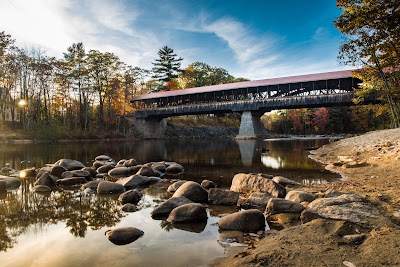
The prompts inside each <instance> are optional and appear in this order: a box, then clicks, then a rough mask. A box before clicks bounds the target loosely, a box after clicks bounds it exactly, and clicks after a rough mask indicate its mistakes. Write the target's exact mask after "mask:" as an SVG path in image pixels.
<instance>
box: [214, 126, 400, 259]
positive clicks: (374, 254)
mask: <svg viewBox="0 0 400 267" xmlns="http://www.w3.org/2000/svg"><path fill="white" fill-rule="evenodd" d="M311 157H312V158H313V159H315V160H317V161H320V162H323V163H324V164H327V166H326V168H327V169H329V170H331V171H334V172H338V173H340V174H341V175H342V177H343V181H342V182H339V183H336V184H330V185H311V187H309V188H307V191H312V192H314V193H317V194H318V193H323V192H325V191H326V190H328V189H336V190H340V191H345V192H354V193H357V194H359V195H361V196H363V197H365V198H366V200H367V201H368V202H370V203H371V204H373V205H375V206H377V207H378V208H379V210H380V212H381V216H382V218H384V219H385V220H383V221H385V222H386V223H383V224H382V223H381V222H377V223H376V226H375V227H372V228H368V229H363V228H360V229H359V230H357V231H361V232H362V233H364V234H366V239H365V240H364V242H362V243H361V244H354V243H350V244H349V243H345V242H343V239H342V238H341V236H340V235H339V234H338V232H340V231H343V229H344V228H345V227H344V224H343V222H341V221H334V220H325V219H317V220H314V221H311V222H309V223H307V224H302V225H298V226H293V227H288V228H285V229H284V230H281V231H279V232H278V231H270V232H267V234H266V237H265V238H263V239H261V240H260V241H259V242H257V243H255V244H254V245H252V246H251V247H250V248H246V249H244V250H243V251H240V252H238V251H237V250H236V251H235V250H232V255H231V256H229V257H227V258H222V259H217V260H214V261H212V262H211V265H213V266H348V267H353V266H357V267H358V266H400V255H399V252H400V227H399V225H400V129H393V130H382V131H375V132H370V133H367V134H364V135H360V136H356V137H352V138H347V139H343V140H340V141H338V142H334V143H332V144H329V145H326V146H324V147H322V148H320V149H318V150H315V151H312V155H311ZM386 219H387V220H386Z"/></svg>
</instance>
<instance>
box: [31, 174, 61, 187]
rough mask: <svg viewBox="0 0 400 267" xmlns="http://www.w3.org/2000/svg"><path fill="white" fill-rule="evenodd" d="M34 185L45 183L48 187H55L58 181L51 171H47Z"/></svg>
mask: <svg viewBox="0 0 400 267" xmlns="http://www.w3.org/2000/svg"><path fill="white" fill-rule="evenodd" d="M34 185H45V186H48V187H53V186H55V185H56V183H55V182H54V180H53V178H51V175H50V173H48V172H45V173H43V175H42V176H40V177H39V178H38V179H37V180H36V181H35V183H34Z"/></svg>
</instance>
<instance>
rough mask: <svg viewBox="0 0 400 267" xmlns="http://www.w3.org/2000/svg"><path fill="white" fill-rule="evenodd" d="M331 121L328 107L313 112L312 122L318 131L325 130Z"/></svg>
mask: <svg viewBox="0 0 400 267" xmlns="http://www.w3.org/2000/svg"><path fill="white" fill-rule="evenodd" d="M328 123H329V112H328V109H327V108H318V109H316V110H315V111H314V113H313V118H312V124H313V126H314V128H315V131H316V132H317V133H320V132H323V131H324V130H325V126H326V125H327V124H328Z"/></svg>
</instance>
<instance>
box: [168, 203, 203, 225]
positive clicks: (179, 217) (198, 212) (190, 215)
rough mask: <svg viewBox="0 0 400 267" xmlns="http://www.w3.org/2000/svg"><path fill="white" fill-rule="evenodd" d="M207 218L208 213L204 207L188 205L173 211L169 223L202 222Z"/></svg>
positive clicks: (196, 204) (195, 204)
mask: <svg viewBox="0 0 400 267" xmlns="http://www.w3.org/2000/svg"><path fill="white" fill-rule="evenodd" d="M207 218H208V217H207V211H206V208H205V207H204V206H203V205H201V204H198V203H188V204H185V205H182V206H179V207H177V208H175V209H173V210H172V211H171V213H170V214H169V216H168V219H167V221H169V222H172V223H188V222H202V221H206V220H207Z"/></svg>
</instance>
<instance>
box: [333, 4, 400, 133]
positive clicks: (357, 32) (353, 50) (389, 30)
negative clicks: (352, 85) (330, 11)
mask: <svg viewBox="0 0 400 267" xmlns="http://www.w3.org/2000/svg"><path fill="white" fill-rule="evenodd" d="M337 6H338V7H339V8H341V9H342V10H343V13H342V14H341V15H340V16H339V17H338V18H337V20H336V21H335V26H336V28H338V29H339V30H340V31H341V32H342V33H344V34H345V35H346V38H347V39H346V41H345V42H344V43H343V44H342V45H341V47H340V54H339V59H340V60H341V61H342V62H343V63H345V64H351V65H353V66H356V67H358V68H362V70H361V71H360V72H359V73H358V74H357V75H358V77H359V78H361V79H362V80H363V81H364V83H363V86H362V89H361V90H358V91H357V93H358V94H359V96H360V98H361V99H362V98H363V97H365V96H367V95H368V94H370V93H371V92H376V93H378V95H379V97H380V98H381V99H383V100H384V101H385V102H386V103H387V104H388V107H389V110H390V115H391V119H392V123H391V125H392V127H399V126H400V108H399V100H400V1H397V0H337Z"/></svg>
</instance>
